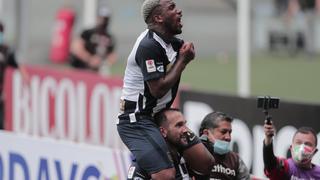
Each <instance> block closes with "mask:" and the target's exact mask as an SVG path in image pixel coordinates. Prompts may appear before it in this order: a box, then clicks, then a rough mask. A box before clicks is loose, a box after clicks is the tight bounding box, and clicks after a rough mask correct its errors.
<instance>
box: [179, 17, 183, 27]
mask: <svg viewBox="0 0 320 180" xmlns="http://www.w3.org/2000/svg"><path fill="white" fill-rule="evenodd" d="M178 26H180V27H182V26H183V24H182V22H181V18H179V19H178Z"/></svg>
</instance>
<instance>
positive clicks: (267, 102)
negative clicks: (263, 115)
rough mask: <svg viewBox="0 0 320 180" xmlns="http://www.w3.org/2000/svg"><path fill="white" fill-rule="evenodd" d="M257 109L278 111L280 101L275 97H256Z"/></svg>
mask: <svg viewBox="0 0 320 180" xmlns="http://www.w3.org/2000/svg"><path fill="white" fill-rule="evenodd" d="M257 102H258V103H257V107H258V108H262V109H265V110H267V109H278V108H279V102H280V99H279V98H277V97H270V96H258V99H257Z"/></svg>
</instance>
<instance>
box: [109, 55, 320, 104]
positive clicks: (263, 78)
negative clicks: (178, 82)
mask: <svg viewBox="0 0 320 180" xmlns="http://www.w3.org/2000/svg"><path fill="white" fill-rule="evenodd" d="M236 65H237V62H236V59H235V58H234V57H219V58H217V57H215V58H203V59H196V60H195V61H193V62H192V63H191V64H190V65H189V66H188V67H187V69H186V70H185V72H184V74H183V76H182V83H183V84H185V85H187V86H189V87H190V88H192V89H193V90H197V91H203V92H213V93H220V94H232V95H236V92H237V77H236V76H237V72H236V68H237V67H236ZM124 66H125V62H119V63H117V64H116V65H115V66H114V67H113V68H112V72H113V73H114V74H117V75H123V72H124ZM318 78H319V79H320V58H318V59H317V57H313V58H310V57H308V56H305V55H297V56H289V55H281V54H277V55H255V56H253V57H252V60H251V94H252V96H257V95H270V96H277V97H280V98H281V99H283V100H288V101H295V102H307V103H315V104H320V81H319V79H318Z"/></svg>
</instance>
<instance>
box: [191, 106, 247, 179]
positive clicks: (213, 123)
mask: <svg viewBox="0 0 320 180" xmlns="http://www.w3.org/2000/svg"><path fill="white" fill-rule="evenodd" d="M232 121H233V118H232V117H230V116H228V115H226V114H225V113H223V112H212V113H209V114H208V115H207V116H206V117H205V118H204V119H203V120H202V122H201V125H200V130H199V135H200V136H201V137H200V139H201V140H202V142H203V143H204V144H205V145H206V147H207V148H208V150H209V151H210V152H211V154H212V155H213V156H214V158H215V160H216V164H215V165H214V166H213V168H212V170H211V173H210V178H211V179H223V180H229V179H230V180H231V179H243V180H244V179H245V180H247V179H250V174H249V170H248V168H247V167H246V165H245V164H244V162H243V161H242V159H241V158H240V156H239V155H238V154H237V153H235V152H233V151H231V150H230V141H231V132H232V125H231V123H232ZM197 179H203V177H197Z"/></svg>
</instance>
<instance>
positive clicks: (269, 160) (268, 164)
mask: <svg viewBox="0 0 320 180" xmlns="http://www.w3.org/2000/svg"><path fill="white" fill-rule="evenodd" d="M263 162H264V166H265V168H266V169H269V170H270V169H273V168H275V167H276V166H277V158H276V157H275V155H274V153H273V144H272V142H271V143H270V144H265V142H264V143H263Z"/></svg>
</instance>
